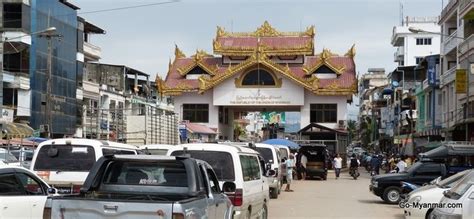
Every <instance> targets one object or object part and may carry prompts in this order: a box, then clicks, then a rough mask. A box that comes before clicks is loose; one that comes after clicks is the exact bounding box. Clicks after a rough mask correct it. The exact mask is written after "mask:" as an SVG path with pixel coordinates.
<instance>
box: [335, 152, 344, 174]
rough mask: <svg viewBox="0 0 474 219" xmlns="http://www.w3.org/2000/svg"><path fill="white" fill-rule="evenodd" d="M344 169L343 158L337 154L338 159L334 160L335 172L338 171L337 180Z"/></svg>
mask: <svg viewBox="0 0 474 219" xmlns="http://www.w3.org/2000/svg"><path fill="white" fill-rule="evenodd" d="M341 168H342V158H341V156H339V154H336V158H334V170H335V171H336V179H338V178H339V174H340V173H341Z"/></svg>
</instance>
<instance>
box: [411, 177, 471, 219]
mask: <svg viewBox="0 0 474 219" xmlns="http://www.w3.org/2000/svg"><path fill="white" fill-rule="evenodd" d="M468 172H469V170H465V171H462V172H459V173H457V174H455V175H452V176H450V177H448V178H446V179H444V180H441V181H438V182H436V183H434V184H430V185H426V186H423V187H420V188H418V189H416V190H414V191H412V192H410V194H408V197H407V199H406V200H408V201H407V202H406V204H408V205H405V209H404V210H405V218H406V219H425V218H429V215H430V214H431V212H433V210H434V208H420V207H418V205H417V206H415V205H414V203H416V204H420V205H425V204H429V203H438V202H439V200H441V198H442V197H443V192H444V191H447V190H449V189H450V188H452V187H453V186H454V185H456V183H458V182H459V180H461V179H462V177H463V176H464V175H466V174H467V173H468Z"/></svg>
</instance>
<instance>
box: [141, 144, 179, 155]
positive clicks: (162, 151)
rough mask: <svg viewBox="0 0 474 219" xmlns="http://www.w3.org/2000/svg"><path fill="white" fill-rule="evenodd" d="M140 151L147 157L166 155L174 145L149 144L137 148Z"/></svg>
mask: <svg viewBox="0 0 474 219" xmlns="http://www.w3.org/2000/svg"><path fill="white" fill-rule="evenodd" d="M139 147H140V150H141V151H143V152H144V153H145V154H149V155H166V154H167V153H168V150H169V149H170V148H172V147H174V145H170V144H150V145H142V146H139Z"/></svg>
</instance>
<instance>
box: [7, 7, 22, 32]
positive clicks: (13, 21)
mask: <svg viewBox="0 0 474 219" xmlns="http://www.w3.org/2000/svg"><path fill="white" fill-rule="evenodd" d="M21 15H22V10H21V4H16V3H14V4H8V3H7V4H4V5H3V27H4V28H21V21H22V20H21V17H22V16H21Z"/></svg>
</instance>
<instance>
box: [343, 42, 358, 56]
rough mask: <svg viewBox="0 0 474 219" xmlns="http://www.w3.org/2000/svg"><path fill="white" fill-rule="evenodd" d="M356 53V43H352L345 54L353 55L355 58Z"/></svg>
mask: <svg viewBox="0 0 474 219" xmlns="http://www.w3.org/2000/svg"><path fill="white" fill-rule="evenodd" d="M355 55H356V49H355V44H352V47H351V48H350V49H349V51H347V53H346V54H345V56H347V57H351V58H352V59H353V58H354V57H355Z"/></svg>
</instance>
